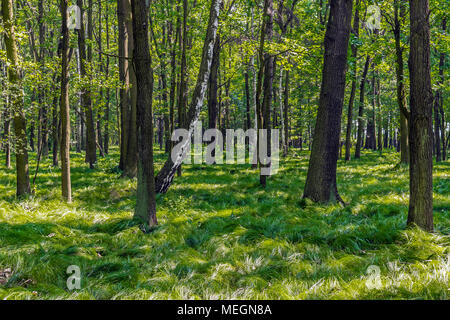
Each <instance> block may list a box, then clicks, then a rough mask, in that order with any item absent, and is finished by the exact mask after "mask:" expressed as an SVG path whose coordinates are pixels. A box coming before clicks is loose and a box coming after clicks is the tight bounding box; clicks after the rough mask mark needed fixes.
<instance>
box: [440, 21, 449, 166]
mask: <svg viewBox="0 0 450 320" xmlns="http://www.w3.org/2000/svg"><path fill="white" fill-rule="evenodd" d="M442 31H443V32H444V33H445V32H447V19H446V18H445V17H444V18H443V19H442ZM444 63H445V53H443V52H441V53H440V55H439V81H438V83H439V89H438V95H439V99H438V100H439V113H440V115H441V117H440V125H441V128H440V129H441V141H442V160H444V161H445V160H447V144H448V139H446V138H445V116H444V98H443V89H444V87H443V86H444Z"/></svg>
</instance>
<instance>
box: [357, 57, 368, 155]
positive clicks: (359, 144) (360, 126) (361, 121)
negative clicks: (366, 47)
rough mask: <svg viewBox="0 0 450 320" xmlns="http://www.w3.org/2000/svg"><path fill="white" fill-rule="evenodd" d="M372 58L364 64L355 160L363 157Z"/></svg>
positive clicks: (360, 89)
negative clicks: (365, 94) (367, 93)
mask: <svg viewBox="0 0 450 320" xmlns="http://www.w3.org/2000/svg"><path fill="white" fill-rule="evenodd" d="M370 61H371V58H370V57H369V55H367V57H366V63H365V64H364V69H363V73H362V76H361V84H360V86H359V111H358V136H357V138H356V147H355V158H356V159H359V158H360V157H361V147H362V141H363V130H364V118H363V115H364V89H365V85H366V78H367V72H368V70H369V64H370Z"/></svg>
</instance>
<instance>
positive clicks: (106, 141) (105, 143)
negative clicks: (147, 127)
mask: <svg viewBox="0 0 450 320" xmlns="http://www.w3.org/2000/svg"><path fill="white" fill-rule="evenodd" d="M105 5H106V10H105V11H106V14H105V29H106V49H107V50H108V51H109V10H108V9H109V5H108V2H106V4H105ZM105 72H106V78H109V55H108V56H106V70H105ZM109 104H110V88H109V86H108V88H107V89H106V106H105V129H104V132H105V136H104V139H103V151H104V152H105V154H108V153H109V121H110V119H109V112H110V110H109V108H110V106H109Z"/></svg>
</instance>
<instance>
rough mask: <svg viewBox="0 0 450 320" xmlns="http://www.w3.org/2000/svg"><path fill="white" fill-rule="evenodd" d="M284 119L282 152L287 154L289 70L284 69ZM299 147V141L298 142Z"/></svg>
mask: <svg viewBox="0 0 450 320" xmlns="http://www.w3.org/2000/svg"><path fill="white" fill-rule="evenodd" d="M283 110H284V114H283V116H284V121H283V129H284V145H283V154H284V155H285V156H287V153H288V150H289V70H286V76H285V83H284V103H283ZM300 141H301V132H300ZM300 148H301V142H300Z"/></svg>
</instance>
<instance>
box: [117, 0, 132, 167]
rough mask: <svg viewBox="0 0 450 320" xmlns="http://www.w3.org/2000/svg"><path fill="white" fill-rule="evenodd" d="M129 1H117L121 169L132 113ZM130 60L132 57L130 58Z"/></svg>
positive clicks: (124, 158) (124, 159)
mask: <svg viewBox="0 0 450 320" xmlns="http://www.w3.org/2000/svg"><path fill="white" fill-rule="evenodd" d="M127 2H128V0H117V21H118V38H119V42H118V47H119V58H118V60H119V80H120V84H121V88H120V93H119V96H120V102H119V109H120V160H119V169H120V170H124V169H125V163H126V161H127V159H126V157H127V149H128V126H129V123H130V122H129V117H128V114H129V113H130V108H129V106H130V102H129V86H130V75H129V73H128V70H129V60H128V59H126V57H128V52H129V50H128V37H129V36H130V32H129V31H128V29H127V28H128V26H129V24H127V22H126V20H127V19H128V16H127V13H126V6H127ZM128 58H130V57H128Z"/></svg>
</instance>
